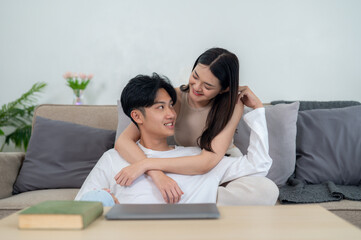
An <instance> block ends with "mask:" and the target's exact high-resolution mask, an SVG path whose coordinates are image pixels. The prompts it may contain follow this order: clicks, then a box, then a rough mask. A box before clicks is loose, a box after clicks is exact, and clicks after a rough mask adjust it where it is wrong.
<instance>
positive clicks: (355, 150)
mask: <svg viewBox="0 0 361 240" xmlns="http://www.w3.org/2000/svg"><path fill="white" fill-rule="evenodd" d="M295 174H296V175H295V176H296V178H297V179H301V180H304V181H305V182H306V183H309V184H319V183H324V182H326V181H332V182H334V183H335V184H340V185H360V184H361V106H354V107H346V108H338V109H318V110H309V111H303V112H299V116H298V121H297V161H296V172H295Z"/></svg>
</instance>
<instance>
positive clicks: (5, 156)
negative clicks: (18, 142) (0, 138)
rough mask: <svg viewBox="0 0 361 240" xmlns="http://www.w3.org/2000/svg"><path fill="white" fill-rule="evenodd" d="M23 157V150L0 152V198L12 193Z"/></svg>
mask: <svg viewBox="0 0 361 240" xmlns="http://www.w3.org/2000/svg"><path fill="white" fill-rule="evenodd" d="M24 158H25V153H23V152H0V199H2V198H6V197H10V196H11V195H12V191H13V185H14V183H15V181H16V178H17V176H18V174H19V171H20V167H21V165H22V163H23V161H24Z"/></svg>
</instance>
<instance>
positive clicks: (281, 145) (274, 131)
mask: <svg viewBox="0 0 361 240" xmlns="http://www.w3.org/2000/svg"><path fill="white" fill-rule="evenodd" d="M298 107H299V103H298V102H295V103H291V104H277V105H275V106H265V110H266V121H267V128H268V140H269V155H270V156H271V158H272V160H273V163H272V167H271V169H270V171H269V172H268V175H267V177H268V178H269V179H271V180H272V181H274V182H275V183H276V184H277V185H278V186H282V185H285V184H286V182H287V179H288V178H289V177H290V176H291V175H292V174H293V172H294V170H295V163H296V129H297V127H296V122H297V114H298ZM249 111H251V109H249V108H245V111H244V113H245V114H246V113H247V112H249ZM250 134H251V130H250V128H249V127H248V126H247V124H246V123H245V121H244V120H243V118H242V119H241V121H240V122H239V124H238V127H237V132H236V134H235V135H234V144H235V145H236V146H237V147H238V148H239V149H240V150H241V152H242V153H243V154H246V153H247V148H248V146H249V138H250Z"/></svg>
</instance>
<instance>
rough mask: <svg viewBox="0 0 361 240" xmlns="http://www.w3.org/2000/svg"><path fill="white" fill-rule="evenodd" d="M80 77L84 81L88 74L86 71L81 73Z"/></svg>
mask: <svg viewBox="0 0 361 240" xmlns="http://www.w3.org/2000/svg"><path fill="white" fill-rule="evenodd" d="M79 77H80V78H81V80H83V81H85V80H86V74H85V73H79Z"/></svg>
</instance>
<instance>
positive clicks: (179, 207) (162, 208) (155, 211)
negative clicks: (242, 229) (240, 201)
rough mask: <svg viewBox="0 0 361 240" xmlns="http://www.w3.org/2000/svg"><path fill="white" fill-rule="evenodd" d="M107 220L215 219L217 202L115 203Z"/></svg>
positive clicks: (107, 215)
mask: <svg viewBox="0 0 361 240" xmlns="http://www.w3.org/2000/svg"><path fill="white" fill-rule="evenodd" d="M105 218H106V219H107V220H136V219H143V220H144V219H215V218H219V212H218V208H217V206H216V204H215V203H192V204H115V205H114V206H113V207H112V208H111V209H110V210H109V212H108V213H107V214H106V215H105Z"/></svg>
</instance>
